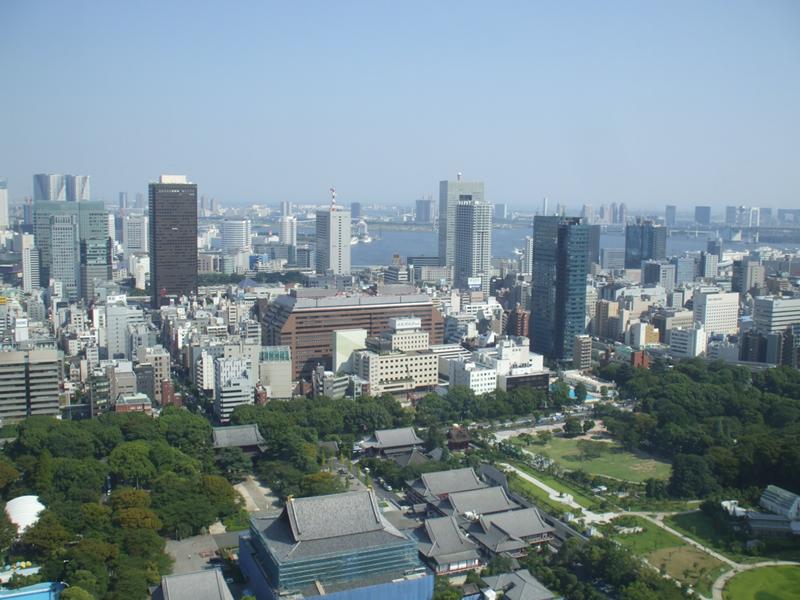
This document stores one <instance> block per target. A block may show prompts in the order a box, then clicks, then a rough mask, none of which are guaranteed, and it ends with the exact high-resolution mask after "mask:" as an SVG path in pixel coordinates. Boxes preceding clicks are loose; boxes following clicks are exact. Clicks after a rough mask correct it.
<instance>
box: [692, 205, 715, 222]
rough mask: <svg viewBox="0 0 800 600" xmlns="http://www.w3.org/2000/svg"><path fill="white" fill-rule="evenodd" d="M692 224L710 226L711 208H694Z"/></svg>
mask: <svg viewBox="0 0 800 600" xmlns="http://www.w3.org/2000/svg"><path fill="white" fill-rule="evenodd" d="M694 222H695V223H697V224H698V225H704V226H708V225H711V207H710V206H695V207H694Z"/></svg>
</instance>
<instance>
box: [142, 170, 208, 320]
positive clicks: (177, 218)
mask: <svg viewBox="0 0 800 600" xmlns="http://www.w3.org/2000/svg"><path fill="white" fill-rule="evenodd" d="M149 192H150V194H149V195H150V199H149V202H150V210H149V215H148V216H149V218H150V223H149V247H150V285H151V288H152V290H153V295H152V298H151V300H152V306H153V307H154V308H155V307H159V306H161V305H162V304H163V303H167V302H169V298H170V297H173V298H174V297H177V296H182V295H190V294H192V293H193V292H194V291H195V290H196V289H197V185H196V184H194V183H189V182H188V181H187V180H186V176H185V175H162V176H161V177H160V179H159V182H158V183H151V184H150V186H149Z"/></svg>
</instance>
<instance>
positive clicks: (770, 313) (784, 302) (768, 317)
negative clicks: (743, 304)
mask: <svg viewBox="0 0 800 600" xmlns="http://www.w3.org/2000/svg"><path fill="white" fill-rule="evenodd" d="M797 324H800V298H777V297H775V296H758V297H757V298H756V299H755V301H754V303H753V325H754V326H755V328H756V329H757V330H758V331H761V332H762V333H777V332H781V331H785V330H786V328H787V327H789V326H790V325H797Z"/></svg>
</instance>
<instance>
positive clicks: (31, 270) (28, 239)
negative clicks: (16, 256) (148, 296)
mask: <svg viewBox="0 0 800 600" xmlns="http://www.w3.org/2000/svg"><path fill="white" fill-rule="evenodd" d="M20 238H21V242H22V290H23V291H24V292H26V293H28V294H30V293H31V292H33V290H35V289H36V288H38V287H41V285H42V284H41V281H40V278H39V250H38V249H37V248H36V246H35V245H34V243H33V239H34V238H33V235H32V234H30V233H23V234H22V235H21V236H20Z"/></svg>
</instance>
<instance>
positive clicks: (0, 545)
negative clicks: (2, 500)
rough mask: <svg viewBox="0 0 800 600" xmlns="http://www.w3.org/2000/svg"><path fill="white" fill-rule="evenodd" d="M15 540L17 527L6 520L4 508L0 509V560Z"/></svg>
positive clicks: (6, 515) (9, 520) (6, 514)
mask: <svg viewBox="0 0 800 600" xmlns="http://www.w3.org/2000/svg"><path fill="white" fill-rule="evenodd" d="M16 539H17V526H16V525H14V523H12V522H11V519H9V518H8V513H6V511H5V506H3V507H0V558H2V557H4V556H5V554H6V552H8V549H9V548H11V546H12V545H13V544H14V541H15V540H16Z"/></svg>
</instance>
